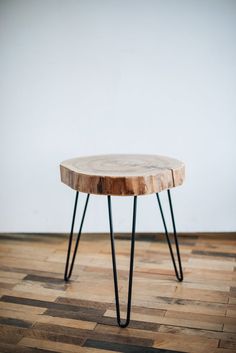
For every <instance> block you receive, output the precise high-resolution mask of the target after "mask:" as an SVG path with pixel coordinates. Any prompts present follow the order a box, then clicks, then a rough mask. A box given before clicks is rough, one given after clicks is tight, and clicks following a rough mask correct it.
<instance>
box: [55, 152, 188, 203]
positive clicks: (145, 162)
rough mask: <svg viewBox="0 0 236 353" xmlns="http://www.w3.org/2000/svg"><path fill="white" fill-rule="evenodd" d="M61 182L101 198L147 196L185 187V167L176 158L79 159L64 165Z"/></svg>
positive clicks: (144, 156) (105, 157) (106, 156)
mask: <svg viewBox="0 0 236 353" xmlns="http://www.w3.org/2000/svg"><path fill="white" fill-rule="evenodd" d="M60 171H61V181H62V182H63V183H65V184H66V185H68V186H70V187H71V188H72V189H74V190H77V191H80V192H84V193H87V194H98V195H117V196H118V195H119V196H130V195H147V194H152V193H158V192H160V191H162V190H165V189H170V188H173V187H176V186H178V185H181V184H182V183H183V181H184V174H185V167H184V164H183V163H182V162H181V161H179V160H177V159H173V158H169V157H165V156H158V155H144V154H143V155H142V154H113V155H112V154H109V155H98V156H88V157H79V158H73V159H69V160H66V161H64V162H62V163H61V164H60Z"/></svg>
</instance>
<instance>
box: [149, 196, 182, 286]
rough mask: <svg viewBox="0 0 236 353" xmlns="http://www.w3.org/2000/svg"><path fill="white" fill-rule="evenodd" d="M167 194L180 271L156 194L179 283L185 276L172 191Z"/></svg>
mask: <svg viewBox="0 0 236 353" xmlns="http://www.w3.org/2000/svg"><path fill="white" fill-rule="evenodd" d="M167 194H168V200H169V206H170V213H171V220H172V226H173V235H174V241H175V246H176V253H177V259H178V264H179V270H178V269H177V266H176V261H175V257H174V253H173V250H172V245H171V241H170V237H169V233H168V230H167V226H166V221H165V217H164V213H163V210H162V206H161V200H160V197H159V194H156V196H157V201H158V204H159V208H160V212H161V218H162V221H163V225H164V229H165V235H166V240H167V243H168V246H169V250H170V255H171V258H172V262H173V265H174V270H175V275H176V278H177V279H178V281H180V282H181V281H183V279H184V275H183V270H182V264H181V258H180V252H179V244H178V238H177V234H176V227H175V219H174V211H173V206H172V202H171V196H170V190H167Z"/></svg>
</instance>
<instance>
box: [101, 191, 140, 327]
mask: <svg viewBox="0 0 236 353" xmlns="http://www.w3.org/2000/svg"><path fill="white" fill-rule="evenodd" d="M107 198H108V212H109V224H110V236H111V252H112V264H113V278H114V289H115V300H116V316H117V323H118V325H119V326H120V327H122V328H124V327H126V326H128V325H129V322H130V310H131V297H132V281H133V267H134V245H135V225H136V210H137V196H134V203H133V222H132V236H131V248H130V267H129V285H128V301H127V314H126V320H125V321H124V322H122V321H121V317H120V301H119V289H118V279H117V268H116V252H115V240H114V233H113V224H112V209H111V196H110V195H109V196H108V197H107Z"/></svg>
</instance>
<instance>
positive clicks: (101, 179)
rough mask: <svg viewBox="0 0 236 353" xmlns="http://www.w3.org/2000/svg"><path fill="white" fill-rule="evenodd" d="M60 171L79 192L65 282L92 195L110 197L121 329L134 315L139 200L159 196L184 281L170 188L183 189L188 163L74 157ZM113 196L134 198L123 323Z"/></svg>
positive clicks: (151, 157) (143, 158)
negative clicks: (80, 206)
mask: <svg viewBox="0 0 236 353" xmlns="http://www.w3.org/2000/svg"><path fill="white" fill-rule="evenodd" d="M60 171H61V181H62V182H63V183H65V184H66V185H68V186H70V187H71V188H72V189H74V190H76V195H75V204H74V211H73V217H72V224H71V231H70V237H69V242H68V252H67V259H66V265H65V274H64V279H65V281H68V280H69V279H70V277H71V274H72V271H73V266H74V262H75V257H76V253H77V249H78V245H79V240H80V236H81V232H82V228H83V223H84V218H85V214H86V210H87V206H88V201H89V196H90V194H97V195H107V201H108V215H109V224H110V239H111V252H112V265H113V278H114V290H115V301H116V314H117V323H118V325H119V326H120V327H126V326H128V324H129V322H130V312H131V297H132V280H133V266H134V248H135V226H136V210H137V197H138V196H139V195H148V194H152V193H155V194H156V197H157V202H158V205H159V209H160V213H161V217H162V221H163V226H164V231H165V236H166V240H167V244H168V247H169V251H170V255H171V259H172V262H173V266H174V271H175V275H176V278H177V279H178V281H182V280H183V270H182V265H181V258H180V251H179V245H178V239H177V233H176V227H175V220H174V211H173V206H172V201H171V194H170V189H171V188H173V187H176V186H179V185H181V184H182V183H183V181H184V174H185V167H184V164H183V163H182V162H180V161H178V160H176V159H173V158H169V157H164V156H157V155H100V156H89V157H80V158H74V159H70V160H67V161H64V162H62V163H61V165H60ZM163 190H167V194H168V200H169V206H170V213H171V219H172V225H173V235H174V242H175V246H176V254H177V261H178V268H177V265H176V260H175V256H174V252H173V249H172V244H171V241H170V237H169V233H168V230H167V225H166V221H165V217H164V213H163V209H162V205H161V200H160V196H159V193H160V192H161V191H163ZM79 192H83V193H86V194H87V198H86V202H85V206H84V211H83V214H82V219H81V223H80V227H79V232H78V235H77V239H76V242H75V247H74V251H73V255H72V259H71V261H70V258H71V256H70V254H71V247H72V238H73V231H74V222H75V217H76V209H77V203H78V196H79ZM111 196H133V197H134V200H133V222H132V235H131V248H130V267H129V284H128V301H127V315H126V319H125V321H122V320H121V317H120V302H119V290H118V278H117V269H116V252H115V240H114V232H113V223H112V205H111Z"/></svg>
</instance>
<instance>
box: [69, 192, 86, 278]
mask: <svg viewBox="0 0 236 353" xmlns="http://www.w3.org/2000/svg"><path fill="white" fill-rule="evenodd" d="M89 196H90V194H88V195H87V198H86V202H85V206H84V211H83V215H82V219H81V223H80V227H79V232H78V234H77V239H76V243H75V247H74V251H73V256H72V260H71V264H70V266H69V262H70V253H71V245H72V239H73V231H74V224H75V216H76V210H77V203H78V197H79V192H78V191H77V192H76V195H75V204H74V211H73V217H72V223H71V231H70V237H69V242H68V250H67V258H66V266H65V273H64V280H65V281H68V280H69V279H70V277H71V274H72V271H73V267H74V262H75V257H76V253H77V249H78V245H79V241H80V236H81V232H82V228H83V223H84V218H85V214H86V210H87V206H88V201H89ZM68 269H69V271H68Z"/></svg>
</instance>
